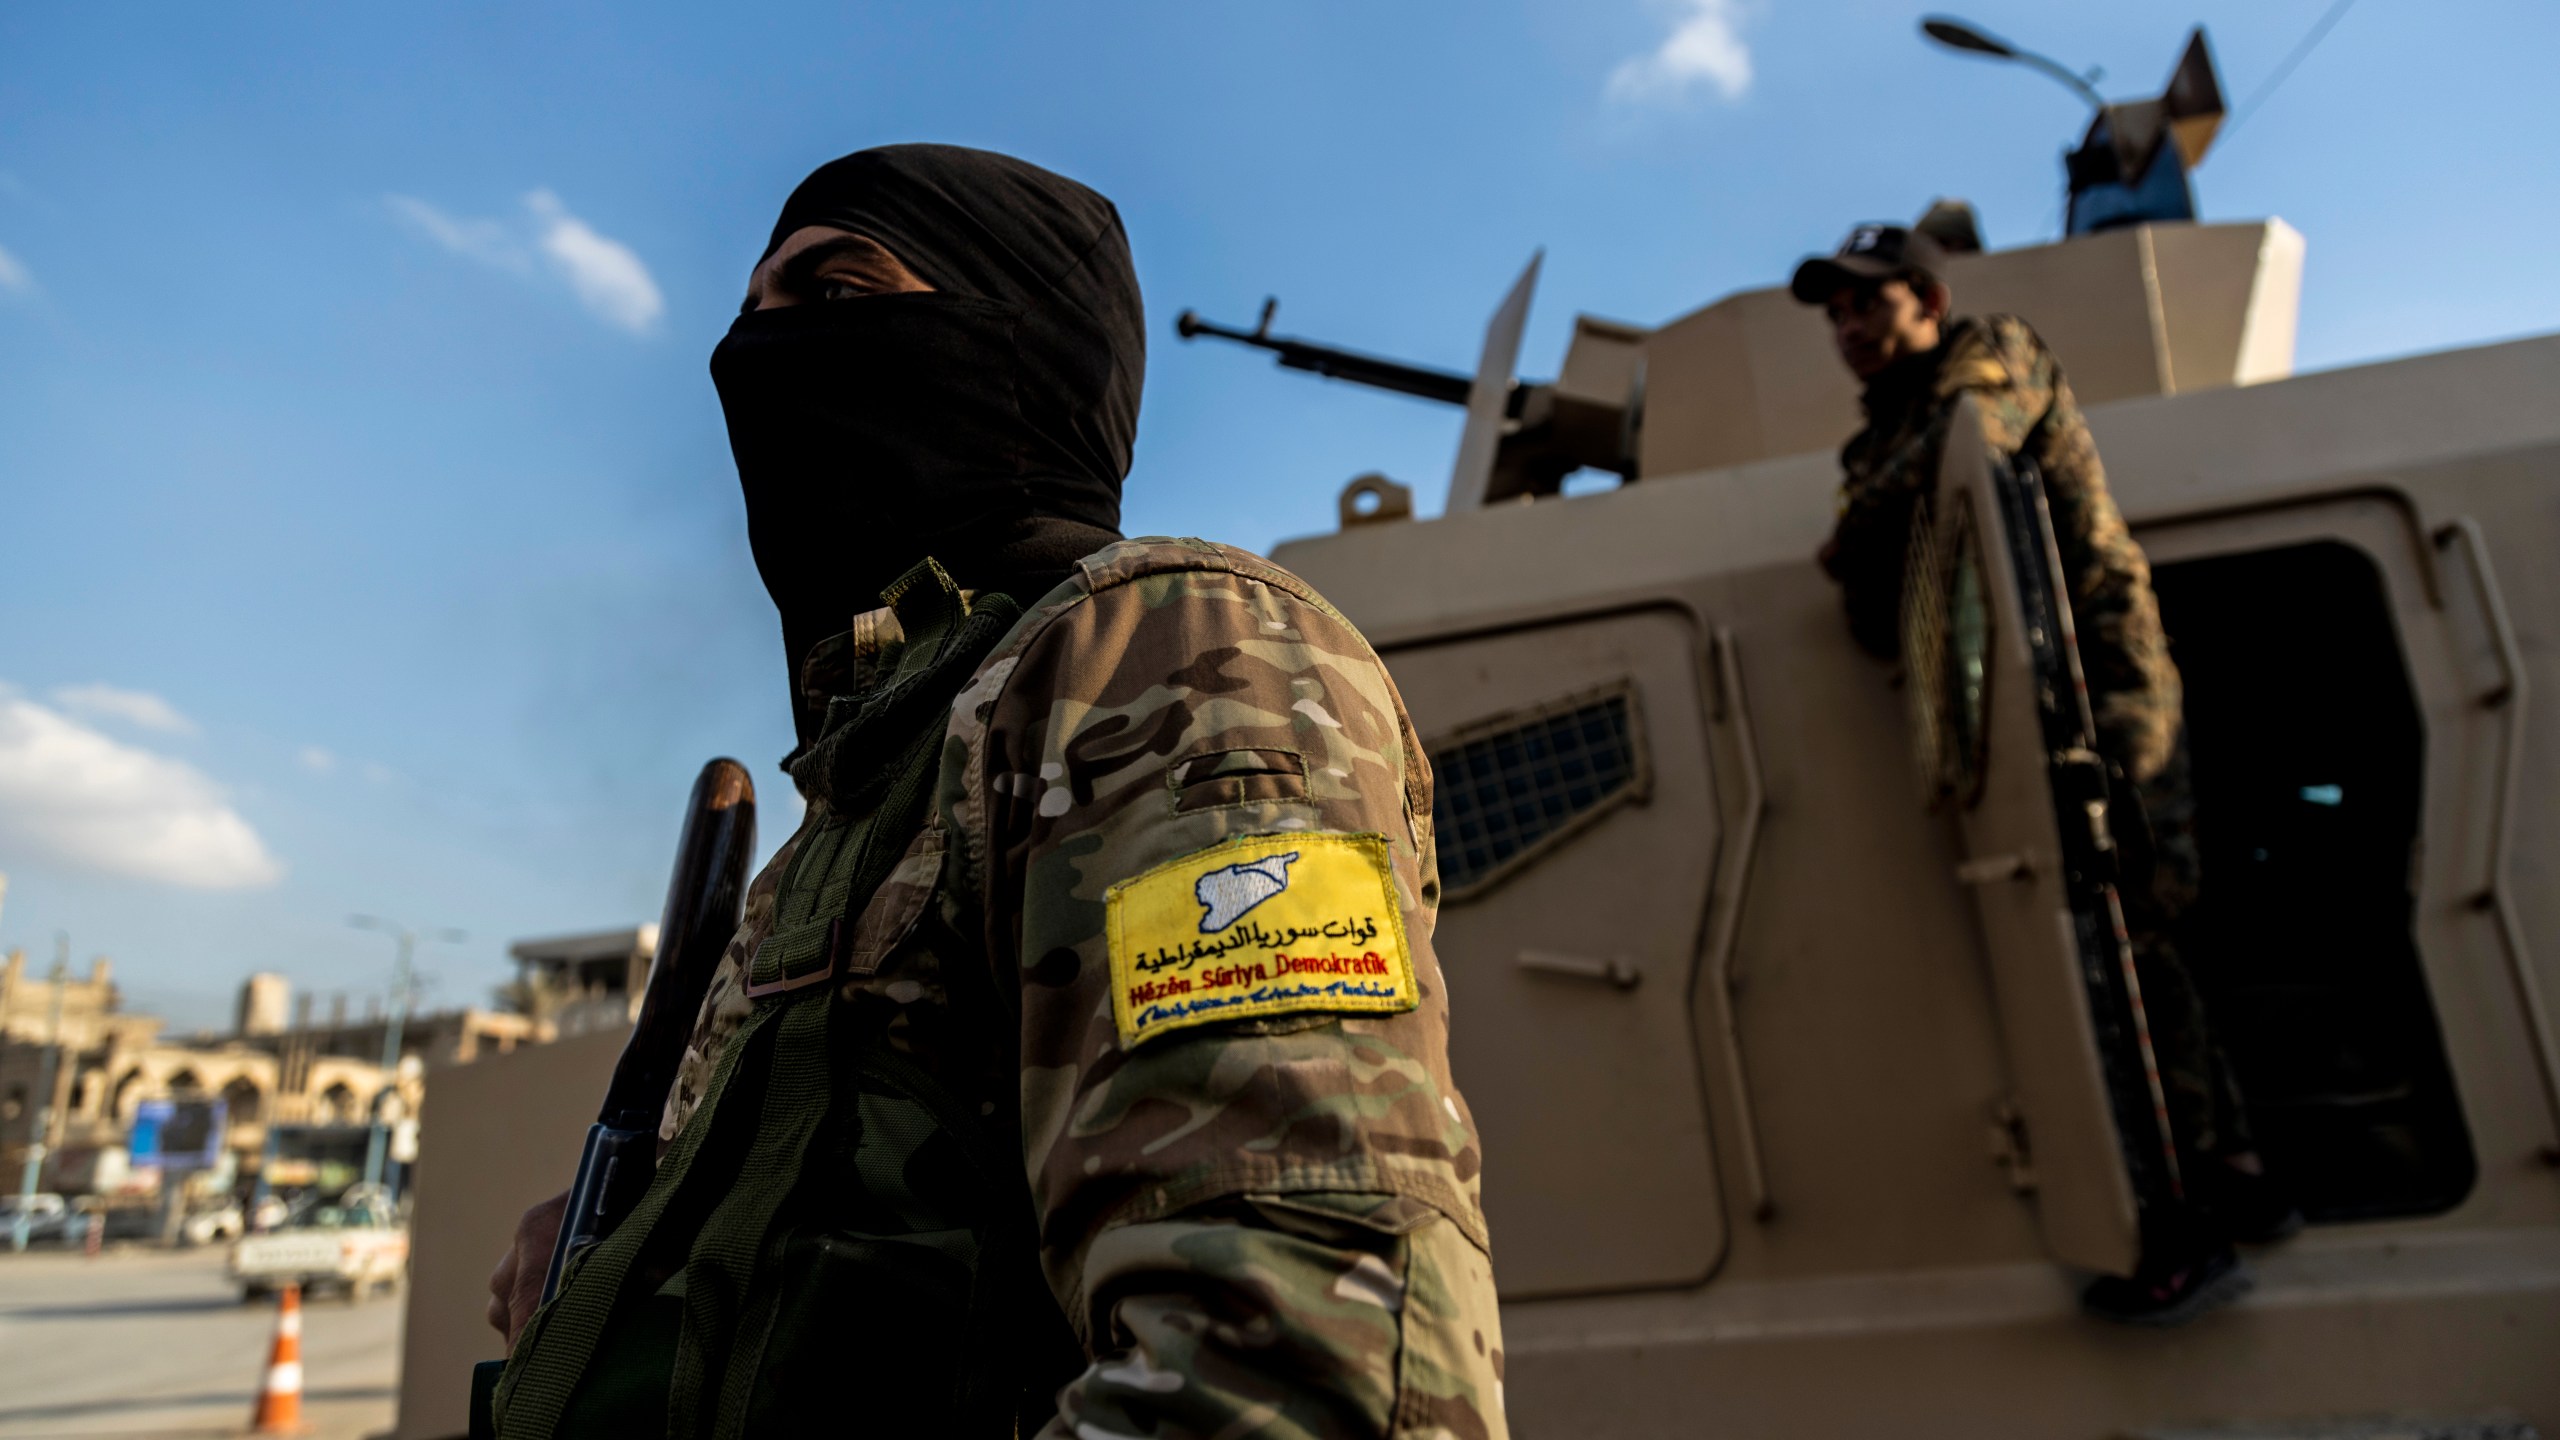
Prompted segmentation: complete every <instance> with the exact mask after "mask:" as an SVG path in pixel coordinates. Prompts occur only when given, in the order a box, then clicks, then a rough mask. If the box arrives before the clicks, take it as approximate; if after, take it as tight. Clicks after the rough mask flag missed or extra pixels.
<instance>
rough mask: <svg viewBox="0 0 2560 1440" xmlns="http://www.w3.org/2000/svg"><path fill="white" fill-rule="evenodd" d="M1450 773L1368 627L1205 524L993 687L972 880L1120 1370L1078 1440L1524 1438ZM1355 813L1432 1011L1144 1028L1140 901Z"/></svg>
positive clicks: (1064, 1216)
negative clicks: (1112, 923) (1126, 972)
mask: <svg viewBox="0 0 2560 1440" xmlns="http://www.w3.org/2000/svg"><path fill="white" fill-rule="evenodd" d="M1429 784H1430V781H1429V777H1428V772H1427V769H1426V768H1425V766H1424V764H1423V762H1422V759H1421V757H1420V755H1419V753H1418V750H1417V747H1416V745H1415V742H1414V738H1413V735H1412V731H1411V726H1410V724H1409V722H1408V721H1407V719H1406V717H1405V714H1404V709H1403V705H1402V702H1401V701H1400V700H1399V699H1398V697H1397V695H1396V693H1395V689H1394V687H1393V685H1392V684H1391V683H1390V682H1389V680H1388V678H1387V675H1386V671H1385V668H1384V666H1383V665H1381V664H1380V662H1379V661H1378V658H1377V656H1376V655H1375V654H1374V653H1373V652H1372V651H1371V650H1370V649H1369V647H1368V645H1367V643H1366V642H1365V641H1364V640H1362V639H1361V637H1360V635H1359V633H1358V632H1357V631H1356V630H1354V629H1353V628H1352V627H1351V625H1350V624H1349V622H1347V621H1345V620H1344V619H1342V617H1341V616H1340V615H1338V614H1337V613H1335V612H1334V611H1333V610H1331V609H1330V608H1329V607H1327V606H1325V605H1324V604H1323V602H1322V601H1320V600H1318V599H1317V598H1316V597H1315V596H1314V595H1313V594H1312V592H1310V591H1308V590H1307V589H1306V588H1305V586H1304V585H1303V583H1302V582H1299V581H1298V580H1296V579H1295V578H1294V577H1292V576H1290V575H1288V574H1287V573H1286V572H1284V571H1281V570H1279V569H1277V568H1276V567H1273V566H1270V565H1268V564H1267V563H1265V562H1262V561H1260V560H1257V559H1255V558H1254V557H1251V556H1248V555H1244V554H1243V553H1241V552H1238V551H1232V550H1227V549H1224V548H1222V547H1216V546H1209V545H1204V544H1201V543H1199V542H1194V541H1179V542H1176V541H1149V542H1130V543H1125V544H1122V545H1119V546H1115V547H1113V548H1112V549H1110V550H1107V551H1104V552H1102V553H1101V554H1100V555H1098V556H1095V557H1093V558H1091V559H1088V560H1087V561H1086V562H1085V563H1084V568H1083V572H1082V574H1081V575H1080V576H1079V577H1078V578H1077V579H1075V580H1072V581H1070V582H1069V583H1068V584H1067V585H1066V586H1063V587H1061V589H1060V590H1059V591H1057V592H1055V593H1053V595H1052V596H1051V597H1050V598H1049V599H1048V600H1046V601H1044V602H1042V604H1041V605H1040V606H1038V607H1036V608H1035V610H1034V612H1033V613H1032V614H1031V615H1030V616H1029V617H1027V619H1026V620H1025V622H1024V623H1023V624H1022V625H1021V626H1019V627H1017V629H1016V631H1015V633H1014V635H1013V637H1011V638H1010V639H1009V640H1008V641H1007V643H1006V646H1005V647H1004V649H1003V650H1001V651H1000V652H999V653H998V655H997V656H996V657H994V658H993V659H992V660H991V661H990V662H989V663H988V665H987V666H986V667H984V668H983V669H982V670H981V672H980V678H979V680H978V682H977V683H975V684H974V685H973V686H972V688H971V689H970V690H969V691H968V692H965V693H964V694H963V695H962V696H961V697H960V700H959V702H958V703H957V705H956V707H955V714H954V723H953V726H952V744H951V749H950V751H949V752H948V755H947V759H946V767H945V772H944V783H943V804H944V806H945V812H946V826H947V828H948V830H949V832H950V834H951V836H952V837H953V842H952V843H953V852H952V853H953V856H954V858H955V860H956V862H957V864H958V866H959V867H960V871H961V874H960V877H959V878H960V881H961V883H958V884H949V885H947V886H946V890H945V894H946V896H947V897H950V899H949V901H948V903H950V904H951V905H953V906H954V907H956V910H955V913H953V914H952V915H951V916H950V918H951V919H952V920H953V922H954V923H955V924H959V925H962V926H964V927H969V928H975V929H977V931H978V933H982V934H983V935H984V936H985V937H986V946H987V951H988V953H989V955H990V956H991V957H992V958H993V962H994V963H995V964H996V966H997V967H998V968H999V971H1000V972H1009V973H1000V974H999V977H998V978H999V982H1000V986H1001V988H1003V989H1005V990H1006V991H1008V992H1009V993H1012V994H1016V995H1018V996H1019V999H1020V1005H1021V1011H1020V1020H1021V1028H1020V1045H1021V1054H1020V1073H1021V1085H1022V1090H1021V1097H1022V1122H1023V1152H1024V1154H1023V1158H1024V1164H1025V1167H1026V1170H1027V1172H1028V1175H1029V1179H1030V1183H1031V1191H1032V1195H1033V1198H1034V1201H1035V1204H1036V1210H1037V1218H1038V1222H1039V1229H1040V1244H1041V1261H1042V1266H1043V1269H1044V1270H1045V1272H1046V1274H1047V1276H1048V1279H1049V1282H1050V1284H1051V1287H1052V1288H1053V1290H1054V1291H1055V1293H1056V1294H1057V1296H1058V1297H1059V1300H1060V1303H1061V1304H1062V1305H1063V1306H1064V1308H1065V1310H1066V1312H1067V1314H1068V1316H1069V1317H1070V1319H1071V1320H1072V1321H1073V1322H1074V1324H1075V1326H1076V1328H1077V1330H1078V1333H1079V1334H1080V1336H1081V1337H1082V1339H1083V1341H1084V1344H1085V1347H1086V1351H1087V1355H1088V1357H1089V1359H1090V1361H1091V1364H1090V1366H1089V1368H1088V1369H1087V1370H1086V1371H1085V1373H1084V1374H1083V1376H1082V1377H1081V1378H1079V1379H1078V1380H1077V1381H1076V1382H1075V1383H1074V1384H1072V1385H1071V1386H1069V1387H1068V1389H1067V1390H1066V1391H1065V1392H1064V1394H1063V1395H1062V1397H1061V1402H1060V1405H1061V1408H1060V1414H1059V1418H1058V1420H1057V1422H1056V1424H1055V1425H1054V1426H1053V1427H1052V1429H1051V1430H1050V1431H1049V1432H1048V1433H1050V1434H1052V1435H1057V1436H1067V1435H1074V1436H1079V1437H1087V1440H1101V1437H1113V1436H1140V1435H1145V1436H1157V1437H1182V1436H1210V1435H1241V1434H1246V1433H1251V1434H1257V1435H1290V1436H1310V1437H1312V1436H1423V1435H1442V1434H1447V1435H1467V1436H1500V1435H1502V1434H1504V1433H1506V1430H1505V1426H1504V1423H1503V1418H1502V1411H1501V1408H1500V1399H1499V1395H1500V1385H1499V1380H1498V1376H1499V1369H1500V1364H1501V1332H1500V1328H1499V1324H1498V1320H1497V1316H1496V1313H1495V1307H1494V1295H1493V1284H1492V1271H1491V1266H1490V1263H1489V1261H1488V1260H1487V1258H1486V1255H1487V1250H1486V1238H1485V1231H1484V1224H1483V1219H1482V1214H1481V1211H1480V1209H1479V1206H1478V1200H1477V1168H1478V1152H1477V1149H1476V1139H1475V1130H1474V1125H1473V1122H1472V1120H1471V1118H1470V1117H1469V1115H1468V1113H1467V1110H1466V1102H1465V1100H1464V1099H1463V1098H1462V1097H1461V1096H1460V1095H1459V1093H1458V1091H1457V1088H1456V1087H1455V1085H1454V1084H1452V1083H1451V1081H1450V1077H1449V1069H1448V1050H1447V1025H1448V1009H1447V997H1446V994H1445V992H1444V989H1443V987H1442V984H1441V977H1440V973H1439V968H1438V965H1437V964H1436V962H1435V961H1434V959H1433V957H1432V953H1431V948H1430V933H1431V923H1432V918H1433V915H1434V913H1435V906H1436V901H1437V898H1438V881H1437V878H1436V874H1435V872H1434V870H1433V867H1432V864H1431V859H1430V832H1429V825H1430V791H1429ZM1327 832H1334V833H1340V834H1345V835H1372V836H1378V837H1382V838H1383V848H1382V849H1379V850H1377V851H1376V852H1374V853H1376V854H1377V855H1379V856H1380V857H1381V858H1380V859H1378V860H1377V861H1376V864H1378V865H1379V866H1381V867H1382V868H1383V870H1384V872H1385V873H1386V875H1387V880H1388V883H1390V884H1391V886H1392V893H1393V895H1394V897H1395V903H1396V904H1398V905H1399V906H1400V908H1401V911H1402V925H1403V929H1404V933H1405V935H1406V937H1407V942H1408V949H1409V953H1410V955H1411V958H1412V961H1413V972H1414V976H1415V978H1416V979H1417V981H1418V982H1419V983H1418V986H1417V992H1418V999H1419V1003H1418V1006H1416V1008H1412V1009H1408V1010H1405V1011H1403V1012H1401V1013H1380V1014H1366V1015H1348V1014H1339V1013H1325V1012H1319V1011H1298V1012H1292V1013H1282V1014H1265V1015H1262V1016H1260V1017H1259V1018H1255V1019H1250V1020H1225V1021H1220V1022H1212V1023H1208V1024H1200V1025H1193V1026H1190V1027H1188V1028H1179V1029H1170V1030H1166V1031H1162V1032H1153V1033H1145V1034H1142V1035H1141V1036H1140V1038H1138V1039H1136V1040H1134V1041H1124V1040H1123V1038H1122V1032H1121V1030H1120V1028H1119V1025H1118V1023H1117V1022H1116V1021H1115V1012H1114V989H1115V986H1116V981H1115V977H1114V969H1113V961H1112V958H1111V948H1110V947H1111V941H1110V939H1109V936H1108V934H1107V928H1108V927H1107V922H1106V915H1107V913H1108V905H1107V901H1106V892H1107V891H1109V890H1110V888H1111V887H1112V886H1114V885H1115V884H1118V883H1120V882H1123V881H1127V880H1130V879H1132V878H1133V877H1139V876H1142V875H1145V874H1147V873H1149V872H1151V871H1154V870H1156V869H1157V867H1160V866H1166V865H1168V864H1173V863H1175V862H1178V861H1181V860H1183V858H1184V857H1189V856H1194V855H1196V854H1198V852H1200V851H1203V850H1205V849H1208V848H1209V847H1212V846H1216V845H1218V844H1220V843H1221V842H1223V841H1228V840H1231V839H1233V838H1235V837H1240V836H1285V837H1299V836H1304V837H1307V839H1309V840H1320V839H1321V837H1322V836H1323V835H1325V834H1326V833H1327ZM1311 853H1312V849H1311ZM1204 903H1206V902H1204ZM973 906H974V907H976V913H974V914H971V913H966V912H967V911H968V909H969V907H973ZM1204 923H1205V922H1204ZM963 933H968V929H967V928H964V931H963Z"/></svg>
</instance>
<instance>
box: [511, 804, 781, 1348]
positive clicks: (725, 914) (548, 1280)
mask: <svg viewBox="0 0 2560 1440" xmlns="http://www.w3.org/2000/svg"><path fill="white" fill-rule="evenodd" d="M755 848H756V787H755V781H754V780H753V779H752V778H751V777H750V776H749V775H748V774H747V768H746V767H745V766H743V765H741V764H739V763H738V762H737V761H735V760H730V759H725V758H723V759H718V760H714V761H712V762H710V763H709V764H707V765H705V766H703V767H702V773H701V775H699V776H698V777H696V778H695V780H694V782H693V797H692V799H691V800H690V801H689V802H688V803H687V805H686V808H685V822H684V836H683V838H682V840H680V841H679V842H678V843H677V847H676V866H675V874H674V876H673V877H672V878H671V879H669V881H668V882H667V904H666V909H665V911H664V913H662V914H661V915H660V916H659V919H658V952H657V956H656V958H655V959H654V960H653V961H652V962H651V964H650V967H649V984H648V988H647V990H646V991H645V992H644V993H643V995H642V998H641V1001H640V1014H639V1016H638V1018H637V1019H635V1020H634V1021H633V1022H632V1025H631V1038H630V1039H629V1040H627V1041H625V1042H624V1043H623V1047H622V1058H621V1059H619V1060H617V1061H615V1062H614V1067H613V1080H612V1082H611V1083H609V1084H608V1085H606V1087H605V1092H604V1104H603V1105H602V1106H601V1107H600V1108H599V1110H598V1112H597V1115H596V1123H595V1124H593V1125H591V1126H589V1127H588V1128H587V1142H586V1148H585V1150H584V1151H583V1152H581V1153H580V1155H579V1157H578V1175H577V1178H576V1179H575V1180H574V1181H572V1182H571V1183H570V1186H569V1208H568V1211H567V1213H565V1214H564V1215H563V1216H562V1217H561V1221H560V1238H559V1239H558V1240H557V1241H556V1242H555V1243H554V1244H553V1246H552V1249H551V1268H550V1269H549V1271H548V1272H546V1273H545V1274H544V1276H543V1280H542V1298H543V1299H544V1300H545V1301H546V1302H547V1301H549V1300H550V1299H551V1297H552V1296H553V1295H554V1294H556V1293H558V1291H559V1289H560V1277H561V1275H562V1273H563V1272H565V1271H566V1270H567V1268H568V1265H569V1262H570V1261H571V1260H572V1259H575V1258H576V1257H577V1255H578V1253H579V1252H580V1251H583V1250H585V1249H586V1248H587V1247H589V1246H591V1245H594V1244H595V1243H596V1242H598V1241H600V1240H602V1239H604V1238H605V1237H606V1236H607V1235H610V1234H612V1233H613V1228H614V1226H616V1225H618V1224H620V1223H621V1221H622V1217H623V1216H625V1215H628V1214H630V1213H631V1207H632V1206H633V1205H635V1204H637V1203H639V1199H640V1196H641V1195H642V1194H643V1193H644V1192H646V1191H647V1190H648V1188H649V1180H650V1177H651V1176H652V1175H654V1174H655V1173H656V1172H657V1142H658V1116H659V1113H660V1109H661V1107H662V1106H663V1105H664V1104H665V1101H666V1097H667V1087H668V1086H669V1085H670V1084H672V1083H673V1082H674V1080H675V1072H676V1066H677V1065H678V1064H679V1063H681V1062H682V1061H683V1059H684V1046H685V1041H686V1039H687V1038H688V1037H689V1035H690V1032H691V1030H692V1028H693V1021H694V1016H695V1013H696V1012H697V1011H699V1010H700V1009H701V1008H702V997H703V994H704V992H705V991H707V990H708V989H710V986H711V976H712V972H713V971H714V970H716V969H718V968H719V964H720V956H721V953H722V952H723V951H725V950H726V949H727V948H728V945H729V937H730V936H731V935H733V934H735V933H736V931H737V928H738V918H739V914H740V912H741V911H742V910H743V909H744V907H745V904H746V889H747V867H748V866H749V865H750V864H752V863H753V862H754V859H755Z"/></svg>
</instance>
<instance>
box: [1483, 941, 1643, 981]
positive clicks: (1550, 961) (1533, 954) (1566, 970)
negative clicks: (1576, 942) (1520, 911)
mask: <svg viewBox="0 0 2560 1440" xmlns="http://www.w3.org/2000/svg"><path fill="white" fill-rule="evenodd" d="M1513 963H1514V964H1516V965H1518V966H1519V967H1520V968H1521V969H1523V970H1535V971H1538V972H1540V973H1541V974H1546V975H1569V976H1571V977H1573V978H1574V979H1577V980H1599V981H1603V982H1606V983H1607V984H1610V985H1615V986H1616V987H1618V988H1619V989H1621V990H1633V989H1634V988H1636V986H1637V984H1638V983H1639V982H1641V981H1642V980H1643V979H1644V972H1643V971H1641V970H1638V969H1637V968H1636V967H1635V966H1634V964H1633V963H1631V962H1630V961H1628V960H1627V959H1626V958H1625V957H1623V956H1612V957H1610V958H1609V959H1606V960H1603V959H1600V958H1598V957H1597V956H1591V955H1566V954H1562V953H1560V952H1558V951H1554V950H1523V951H1521V952H1520V954H1519V956H1518V957H1517V958H1516V959H1515V960H1514V961H1513Z"/></svg>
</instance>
